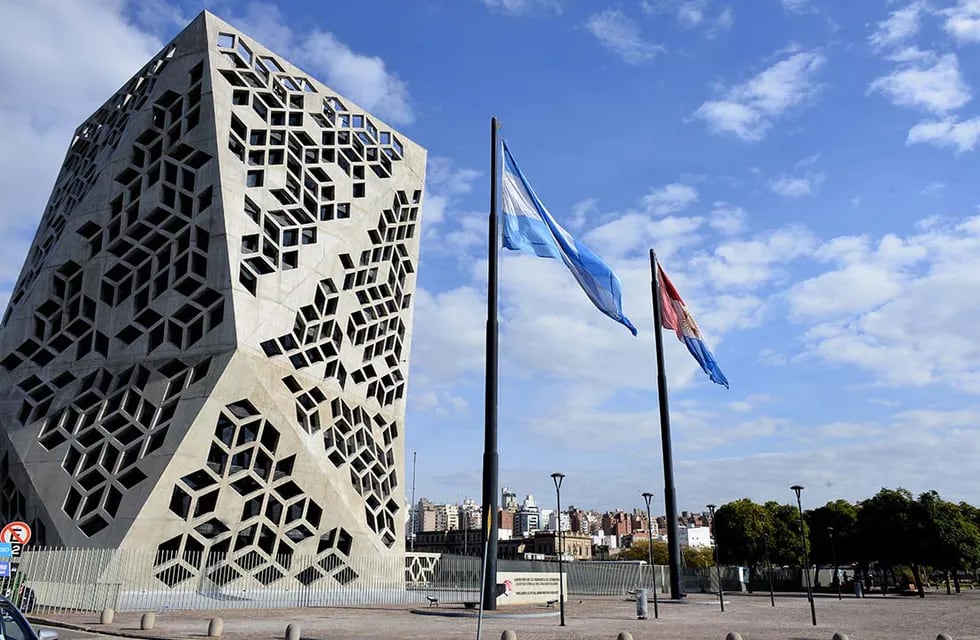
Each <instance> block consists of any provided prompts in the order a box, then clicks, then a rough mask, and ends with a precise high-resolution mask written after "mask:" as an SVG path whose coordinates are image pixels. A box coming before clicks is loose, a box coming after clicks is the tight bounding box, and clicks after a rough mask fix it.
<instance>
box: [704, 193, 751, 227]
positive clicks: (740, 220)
mask: <svg viewBox="0 0 980 640" xmlns="http://www.w3.org/2000/svg"><path fill="white" fill-rule="evenodd" d="M745 218H746V215H745V210H744V209H742V207H736V206H735V205H732V204H728V203H727V202H722V201H718V202H715V203H714V205H712V209H711V213H710V214H709V215H708V225H709V226H710V227H711V228H712V229H714V230H715V231H717V232H719V233H724V234H725V235H735V234H737V233H741V232H742V231H743V230H744V229H745Z"/></svg>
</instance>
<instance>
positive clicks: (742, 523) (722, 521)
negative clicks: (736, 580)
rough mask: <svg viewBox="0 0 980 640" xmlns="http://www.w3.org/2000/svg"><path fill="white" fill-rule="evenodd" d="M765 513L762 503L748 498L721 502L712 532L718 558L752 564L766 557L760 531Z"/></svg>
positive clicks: (729, 561) (764, 520)
mask: <svg viewBox="0 0 980 640" xmlns="http://www.w3.org/2000/svg"><path fill="white" fill-rule="evenodd" d="M766 524H767V516H766V510H765V509H764V508H763V507H762V505H759V504H756V503H754V502H752V501H751V500H749V499H748V498H742V499H741V500H735V501H734V502H729V503H728V504H723V505H722V506H721V507H719V508H718V510H717V511H715V521H714V522H713V523H712V529H713V531H712V533H713V534H714V538H715V544H716V545H717V546H718V556H719V559H718V561H719V562H720V563H721V564H723V565H725V564H737V565H746V566H754V565H756V564H760V563H762V562H763V561H764V559H765V557H764V556H765V546H764V541H763V537H762V536H763V534H764V533H765V532H766V529H767V527H766Z"/></svg>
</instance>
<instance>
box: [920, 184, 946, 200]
mask: <svg viewBox="0 0 980 640" xmlns="http://www.w3.org/2000/svg"><path fill="white" fill-rule="evenodd" d="M945 188H946V183H945V182H939V181H934V182H930V183H929V184H927V185H926V186H924V187H922V191H920V192H919V193H921V194H922V195H924V196H934V195H936V194H938V193H939V192H940V191H942V190H943V189H945Z"/></svg>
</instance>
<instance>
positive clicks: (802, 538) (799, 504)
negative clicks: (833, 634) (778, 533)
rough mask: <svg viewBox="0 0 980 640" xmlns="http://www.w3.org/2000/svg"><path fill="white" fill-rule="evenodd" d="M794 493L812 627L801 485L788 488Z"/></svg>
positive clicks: (815, 613) (815, 614)
mask: <svg viewBox="0 0 980 640" xmlns="http://www.w3.org/2000/svg"><path fill="white" fill-rule="evenodd" d="M790 489H792V490H793V491H795V492H796V506H797V508H798V509H799V510H800V545H801V546H802V547H803V575H804V576H805V577H806V597H807V598H809V600H810V617H811V618H812V619H813V626H817V610H816V608H815V607H814V606H813V587H812V586H811V585H810V560H809V558H808V556H807V553H806V532H805V530H804V525H803V500H802V499H801V498H800V492H802V491H803V485H799V484H794V485H793V486H792V487H790Z"/></svg>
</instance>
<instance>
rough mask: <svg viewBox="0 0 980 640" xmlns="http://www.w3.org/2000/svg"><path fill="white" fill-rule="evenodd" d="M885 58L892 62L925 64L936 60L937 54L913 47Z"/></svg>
mask: <svg viewBox="0 0 980 640" xmlns="http://www.w3.org/2000/svg"><path fill="white" fill-rule="evenodd" d="M885 58H886V59H887V60H889V61H891V62H898V63H903V62H913V63H916V62H917V63H921V64H925V63H928V62H933V61H934V60H936V54H935V52H933V51H924V50H922V49H920V48H919V47H917V46H911V47H905V48H903V49H899V50H897V51H893V52H892V53H889V54H888V55H886V56H885Z"/></svg>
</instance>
